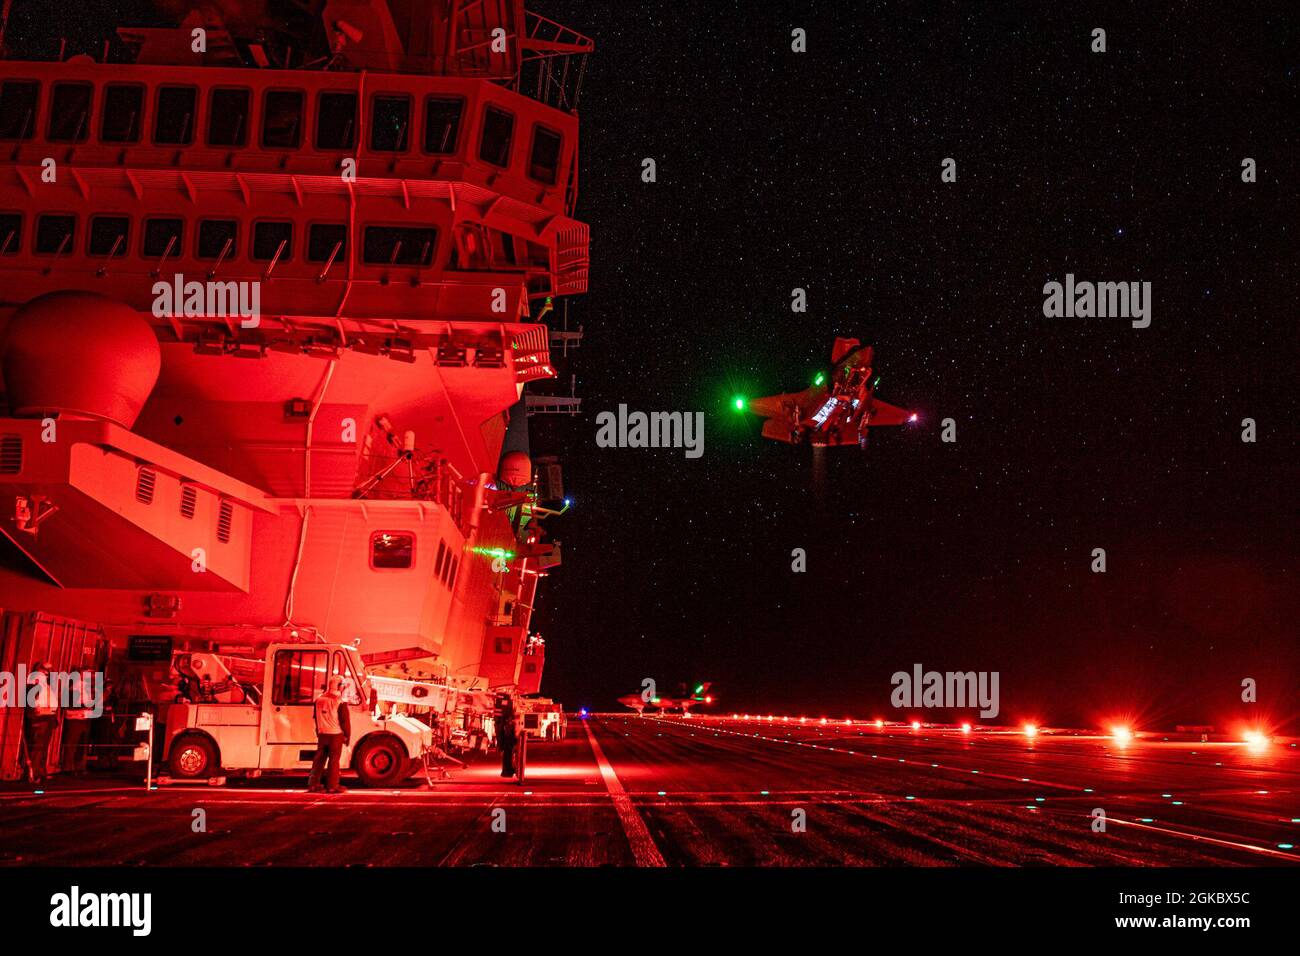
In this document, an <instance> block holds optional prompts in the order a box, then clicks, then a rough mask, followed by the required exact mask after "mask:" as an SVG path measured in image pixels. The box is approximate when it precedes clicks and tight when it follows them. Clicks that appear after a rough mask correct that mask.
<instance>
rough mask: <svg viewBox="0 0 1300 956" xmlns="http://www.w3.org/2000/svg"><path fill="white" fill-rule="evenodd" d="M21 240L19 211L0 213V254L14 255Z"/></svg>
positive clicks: (20, 216) (21, 225) (16, 253)
mask: <svg viewBox="0 0 1300 956" xmlns="http://www.w3.org/2000/svg"><path fill="white" fill-rule="evenodd" d="M22 242H23V217H22V214H21V213H16V212H5V213H0V256H16V255H18V250H19V248H20V247H21V246H22Z"/></svg>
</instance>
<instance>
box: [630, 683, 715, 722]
mask: <svg viewBox="0 0 1300 956" xmlns="http://www.w3.org/2000/svg"><path fill="white" fill-rule="evenodd" d="M711 686H713V685H712V683H711V682H708V681H706V682H705V683H703V684H699V685H697V686H696V688H695V693H693V694H687V693H686V685H685V684H680V685H678V692H679V693H678V696H677V697H673V696H671V695H668V694H665V695H663V696H660V697H646V696H645V693H644V692H642V693H640V694H628V695H627V696H626V697H620V698H619V699H618V702H619V703H620V704H622V705H623V706H624V707H631V708H632V709H633V710H635V711H636V712H637V713H638V714H639V713H641V712H642V711H643V710H645V709H646V708H647V707H658V708H659V712H660V713H661V714H662V713H664V712H666V711H669V710H679V711H681V712H682V713H683V714H687V713H690V710H691V708H692V707H694V706H695V705H696V704H711V703H713V696H712V695H711V694H710V693H709V688H710V687H711Z"/></svg>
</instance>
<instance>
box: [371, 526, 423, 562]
mask: <svg viewBox="0 0 1300 956" xmlns="http://www.w3.org/2000/svg"><path fill="white" fill-rule="evenodd" d="M370 566H371V567H372V568H374V569H375V570H376V571H402V570H405V569H407V568H413V567H415V535H413V534H406V533H404V532H397V531H376V532H375V533H374V534H372V535H371V536H370Z"/></svg>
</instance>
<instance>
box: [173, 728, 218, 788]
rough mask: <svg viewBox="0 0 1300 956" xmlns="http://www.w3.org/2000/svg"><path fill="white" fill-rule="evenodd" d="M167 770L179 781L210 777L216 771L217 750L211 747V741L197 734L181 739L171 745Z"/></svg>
mask: <svg viewBox="0 0 1300 956" xmlns="http://www.w3.org/2000/svg"><path fill="white" fill-rule="evenodd" d="M167 769H168V770H170V771H171V774H172V776H173V777H177V778H179V779H181V780H195V779H197V778H199V777H210V776H212V775H213V774H214V773H215V772H216V770H217V769H218V767H217V748H216V747H214V746H213V745H212V741H210V740H208V739H207V738H206V737H200V736H198V735H197V734H191V735H190V736H188V737H181V738H180V739H179V740H177V741H176V742H175V743H174V744H172V752H171V755H170V756H168V758H167Z"/></svg>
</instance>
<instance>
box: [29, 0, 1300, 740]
mask: <svg viewBox="0 0 1300 956" xmlns="http://www.w3.org/2000/svg"><path fill="white" fill-rule="evenodd" d="M45 6H46V7H47V8H49V9H55V7H56V5H55V4H46V5H45ZM530 6H533V7H535V8H536V9H538V10H539V11H540V12H543V13H545V14H547V15H549V16H551V17H553V18H554V19H556V20H558V21H560V22H562V23H565V24H566V25H569V26H571V27H572V28H574V29H576V30H578V31H580V32H582V33H585V34H587V35H590V36H591V37H593V38H594V40H595V41H596V46H597V52H596V54H595V55H594V56H593V57H591V58H590V61H589V63H588V69H587V74H586V82H585V86H584V90H583V97H582V101H581V117H582V146H581V149H582V156H581V194H580V198H579V206H578V215H579V217H580V218H582V219H583V220H585V221H587V222H589V223H590V224H591V231H592V244H591V254H592V268H591V284H590V291H589V292H588V293H587V294H586V295H584V296H580V297H577V298H576V299H574V300H573V302H572V304H571V305H570V317H571V319H572V321H574V322H575V323H576V322H580V323H582V325H583V326H584V328H585V332H586V338H585V340H584V342H583V344H582V347H581V349H580V350H579V351H578V352H577V353H576V354H571V357H570V359H569V360H568V362H567V364H566V365H563V366H562V377H563V387H564V389H565V390H567V383H568V374H569V373H570V372H572V373H576V375H577V382H578V394H580V395H581V396H582V397H583V399H584V406H583V407H584V414H583V416H582V417H579V418H573V419H563V418H546V419H543V418H537V419H534V420H533V450H534V453H536V454H546V453H552V454H558V455H559V456H560V457H561V458H562V460H563V462H564V465H565V478H566V485H567V490H568V492H569V494H570V495H571V496H572V497H573V498H574V499H575V507H574V510H573V511H571V512H570V513H569V514H568V515H566V516H565V517H564V518H561V519H558V520H556V521H553V522H552V523H551V529H552V532H553V534H554V535H555V536H557V537H559V538H561V539H562V540H563V544H564V565H563V566H562V567H561V568H559V569H557V570H556V571H555V572H554V573H553V574H552V575H551V576H550V578H549V579H548V581H547V582H546V587H545V588H544V590H543V594H542V596H541V600H540V606H539V610H538V613H537V615H536V616H535V617H534V625H535V627H536V628H537V629H538V630H540V631H541V633H542V634H543V636H544V637H545V638H546V639H547V649H548V661H547V671H546V677H545V682H544V687H543V689H544V691H546V692H548V693H550V694H552V695H554V696H556V697H557V698H559V699H560V700H562V701H563V702H564V703H565V704H566V705H568V706H569V707H570V708H573V709H576V708H577V707H579V706H583V705H585V706H588V707H596V708H601V709H608V708H616V707H617V705H616V704H615V698H616V697H618V696H619V695H622V694H626V693H630V692H633V691H637V690H639V689H640V687H641V681H642V680H643V679H644V678H647V677H649V678H653V679H654V680H656V681H657V683H658V685H659V689H660V690H661V691H663V690H672V689H673V688H674V687H675V685H676V684H677V683H678V682H679V681H691V682H692V683H694V682H697V681H701V680H712V681H713V682H714V686H713V692H714V693H715V694H717V695H718V696H719V698H720V703H719V705H718V707H717V708H716V709H718V710H721V711H723V712H731V711H733V710H736V711H745V710H749V711H751V712H753V711H762V712H764V713H766V712H769V711H771V712H776V713H795V714H798V713H807V714H809V715H813V716H815V715H820V714H826V715H830V716H842V715H846V714H853V715H857V716H864V717H872V716H876V715H877V714H879V715H881V716H887V717H902V716H910V712H909V713H908V714H907V715H904V714H900V713H899V712H897V711H893V710H892V709H890V708H889V707H888V699H889V692H890V690H891V685H890V680H889V678H890V675H891V674H892V673H894V672H895V671H898V670H910V669H911V667H912V665H913V664H916V663H920V664H923V665H925V667H926V668H927V669H937V670H996V671H999V672H1000V673H1001V692H1002V709H1003V715H1002V719H1004V720H1018V719H1022V718H1033V719H1035V720H1038V721H1041V722H1043V723H1046V724H1064V723H1071V722H1074V723H1078V722H1092V721H1097V720H1101V719H1107V718H1110V717H1113V716H1116V715H1119V714H1124V715H1127V716H1131V717H1133V718H1134V719H1136V720H1137V721H1138V725H1139V726H1145V727H1160V726H1172V725H1173V724H1174V723H1176V722H1192V723H1224V722H1227V721H1231V720H1233V719H1238V718H1242V717H1249V716H1255V715H1259V716H1261V717H1264V718H1266V719H1267V720H1272V721H1273V722H1275V723H1276V724H1278V725H1281V724H1284V723H1288V722H1289V723H1290V725H1291V726H1292V727H1293V728H1294V727H1295V725H1296V722H1297V717H1298V716H1300V700H1298V698H1300V695H1298V694H1297V686H1298V682H1300V649H1298V648H1300V641H1297V620H1298V619H1300V597H1298V596H1297V595H1300V587H1298V586H1297V580H1296V577H1297V569H1296V553H1297V548H1296V540H1297V535H1296V532H1297V521H1296V511H1297V509H1296V506H1295V492H1296V488H1297V485H1298V482H1297V478H1298V477H1300V475H1298V474H1297V472H1298V470H1300V469H1298V468H1297V464H1298V463H1300V453H1298V452H1297V445H1296V428H1295V422H1296V414H1297V404H1298V403H1297V400H1296V396H1297V388H1296V385H1297V382H1296V367H1297V352H1298V350H1297V347H1296V346H1297V310H1296V303H1297V301H1298V299H1297V292H1298V291H1300V281H1298V276H1300V269H1297V260H1298V258H1300V257H1298V255H1297V253H1298V251H1300V250H1298V249H1297V240H1298V238H1300V236H1298V234H1297V233H1298V230H1300V225H1298V221H1300V217H1298V216H1297V214H1298V213H1300V202H1297V192H1298V191H1300V170H1298V169H1297V166H1298V165H1300V164H1298V163H1297V146H1298V145H1300V143H1298V142H1297V140H1298V138H1300V137H1298V135H1297V129H1298V127H1300V122H1298V117H1300V110H1297V104H1300V96H1298V95H1297V94H1298V85H1300V79H1298V78H1297V67H1298V66H1300V36H1298V35H1300V30H1297V21H1296V17H1295V14H1294V6H1293V5H1289V4H1280V3H1279V4H1275V5H1271V4H1237V5H1231V6H1229V5H1222V6H1220V7H1219V8H1218V10H1219V12H1217V13H1215V12H1211V8H1210V6H1209V5H1208V4H1198V5H1195V9H1194V11H1192V7H1191V6H1190V5H1178V6H1177V7H1175V8H1174V12H1170V11H1169V10H1168V9H1166V8H1164V7H1163V6H1162V5H1147V4H1143V5H1140V8H1139V9H1140V13H1136V14H1135V13H1134V12H1132V11H1130V12H1127V13H1123V14H1121V13H1119V12H1115V11H1119V10H1123V9H1124V8H1123V7H1116V8H1115V10H1114V11H1108V10H1107V9H1106V8H1097V7H1092V6H1089V7H1088V8H1087V9H1086V10H1085V9H1084V7H1085V5H1083V4H1068V5H1065V4H1046V3H1034V4H997V5H994V4H975V3H962V4H956V3H954V4H924V5H921V4H910V3H909V4H904V3H898V4H883V5H882V4H861V3H847V2H845V3H829V2H823V3H807V2H790V3H783V4H777V3H764V2H752V3H751V2H739V0H734V2H724V0H716V2H707V3H705V2H692V3H686V2H677V3H655V2H653V0H647V2H644V3H642V2H637V3H631V2H626V0H543V2H537V3H536V4H530ZM1126 6H1127V5H1126ZM18 7H19V9H18V10H17V11H16V13H18V14H20V15H21V18H23V21H22V23H21V24H20V23H19V22H17V20H16V23H15V30H17V31H19V32H27V31H30V30H31V29H33V28H34V25H35V24H36V23H37V22H38V20H39V18H40V17H42V16H43V17H45V18H46V19H47V21H48V18H49V10H47V11H46V12H45V13H44V14H41V13H40V12H39V11H40V8H41V5H40V4H33V3H27V4H23V3H20V4H19V5H18ZM149 7H150V5H149V3H148V2H146V0H131V2H123V3H116V4H113V3H104V4H97V5H96V7H95V11H96V14H97V19H96V17H87V18H84V19H79V20H78V22H77V23H76V24H73V25H71V26H70V29H82V30H85V31H86V34H87V36H93V37H95V38H98V37H99V36H100V35H101V34H102V33H103V29H102V28H103V27H104V26H105V24H107V25H108V26H109V27H111V26H112V25H113V24H114V23H116V22H127V23H141V22H143V20H144V19H145V17H144V14H145V13H146V12H147V11H148V10H149ZM1061 8H1068V9H1061ZM60 9H61V8H60ZM1288 10H1289V11H1290V12H1287V11H1288ZM33 11H35V12H33ZM1189 11H1192V12H1189ZM34 17H36V18H38V20H33V18H34ZM795 27H800V28H803V29H804V30H806V31H807V37H808V40H807V43H808V52H806V53H803V54H797V53H793V52H792V51H791V49H790V44H791V37H790V34H791V30H792V29H793V28H795ZM1095 27H1102V28H1104V29H1105V30H1106V31H1107V47H1108V51H1107V52H1106V53H1104V54H1097V53H1092V52H1090V49H1089V47H1090V44H1091V40H1092V38H1091V31H1092V29H1093V28H1095ZM94 42H97V40H95V41H94ZM56 48H57V47H56ZM645 157H653V158H654V159H655V160H656V163H657V173H658V181H657V182H655V183H653V184H647V183H643V182H642V180H641V169H642V166H641V163H642V160H643V159H644V158H645ZM945 157H952V158H954V159H956V161H957V181H956V182H955V183H942V182H941V181H940V171H941V169H940V164H941V162H942V160H943V159H944V158H945ZM1245 157H1252V158H1254V159H1255V160H1256V163H1257V166H1258V181H1257V182H1255V183H1251V184H1246V183H1243V182H1242V181H1241V162H1242V159H1243V158H1245ZM1067 272H1072V273H1074V274H1075V276H1076V278H1078V279H1081V280H1084V279H1086V280H1090V281H1149V282H1151V283H1152V284H1153V300H1154V301H1153V307H1152V324H1151V327H1150V328H1147V329H1134V328H1131V327H1130V324H1129V322H1128V321H1127V320H1125V319H1121V318H1105V319H1103V318H1091V319H1069V318H1058V319H1047V318H1045V317H1044V316H1043V312H1042V305H1043V285H1044V283H1046V282H1048V281H1051V280H1057V281H1063V280H1064V278H1065V274H1066V273H1067ZM796 287H802V288H805V289H806V290H807V292H808V299H809V308H808V311H807V312H806V313H804V314H795V313H793V312H792V311H791V309H790V295H791V290H792V289H794V288H796ZM837 335H843V336H852V337H856V338H859V339H861V340H862V341H863V342H864V343H868V344H873V345H874V346H875V347H876V355H877V363H876V365H877V369H878V371H879V372H880V374H881V375H882V376H883V381H882V383H881V385H880V388H879V395H880V397H881V398H883V399H884V400H885V401H888V402H891V403H893V404H897V405H901V406H904V407H907V408H913V409H916V410H918V411H919V413H920V415H921V422H920V424H919V425H916V426H912V427H909V428H903V429H883V428H882V429H874V430H873V434H872V441H871V447H870V448H869V450H868V451H867V453H865V454H863V453H861V452H859V451H858V450H857V449H855V448H851V447H849V448H840V449H828V450H827V451H826V452H825V454H824V475H823V476H822V478H821V479H820V480H819V481H815V480H814V469H813V452H812V451H811V450H810V449H808V448H792V447H789V446H785V445H781V444H777V443H773V442H769V441H765V440H762V439H760V438H759V437H758V432H759V428H760V425H761V422H760V421H759V420H758V419H756V418H754V417H753V416H740V415H737V414H735V413H734V412H733V411H732V410H731V409H730V408H729V402H730V399H731V398H732V397H733V396H734V395H737V394H743V395H747V396H757V395H764V394H769V393H772V392H778V391H790V390H797V389H800V388H803V387H805V386H807V385H808V384H809V383H810V381H811V380H812V377H813V375H814V374H815V373H816V372H817V371H819V370H824V369H826V368H827V365H828V359H829V350H830V347H831V343H832V340H833V339H834V337H835V336H837ZM620 403H626V404H627V405H629V406H630V407H631V408H632V409H634V410H643V411H683V412H685V411H703V412H705V413H706V433H705V450H704V455H703V457H701V458H699V459H696V460H690V459H687V458H686V457H685V456H684V454H683V453H682V452H681V451H680V450H662V449H653V450H652V449H602V448H598V447H597V446H596V442H595V434H596V424H595V416H596V414H597V413H598V412H600V411H604V410H613V409H615V408H617V406H618V405H619V404H620ZM1247 417H1249V418H1254V419H1255V420H1256V422H1257V427H1258V440H1257V442H1256V443H1254V444H1245V443H1243V442H1242V440H1241V431H1242V426H1241V422H1242V419H1243V418H1247ZM944 418H952V419H954V420H955V421H956V423H957V441H956V442H955V443H953V444H944V443H943V442H941V441H940V422H941V421H942V419H944ZM1097 547H1101V548H1105V549H1106V554H1107V567H1108V570H1107V573H1105V574H1094V573H1092V572H1091V571H1090V564H1091V561H1092V555H1091V552H1092V550H1093V549H1094V548H1097ZM794 548H803V549H805V550H806V552H807V562H808V563H807V572H806V573H803V574H797V573H793V572H792V570H791V560H792V559H791V551H792V549H794ZM1245 677H1252V678H1254V679H1256V680H1257V681H1258V685H1259V697H1260V702H1259V703H1258V704H1257V705H1255V707H1254V709H1251V708H1250V707H1248V706H1247V705H1244V704H1242V703H1241V702H1240V700H1239V693H1240V683H1241V680H1242V679H1243V678H1245ZM927 716H934V715H933V714H930V715H927Z"/></svg>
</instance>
